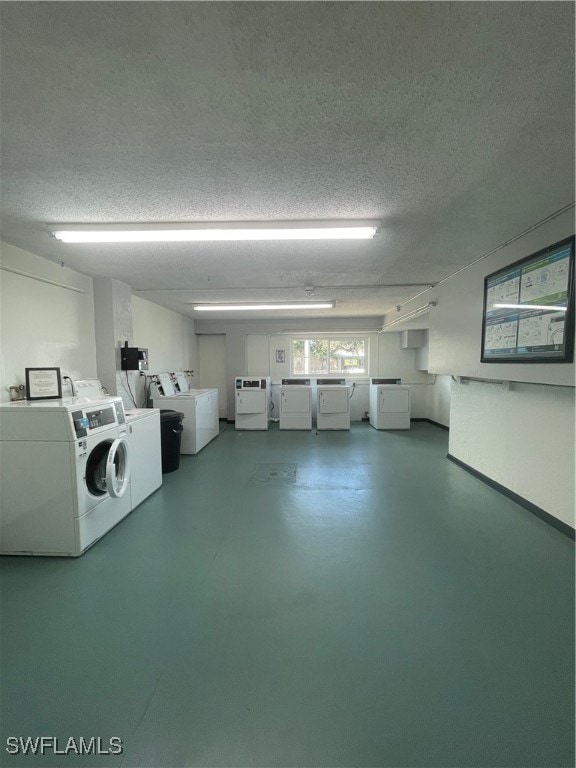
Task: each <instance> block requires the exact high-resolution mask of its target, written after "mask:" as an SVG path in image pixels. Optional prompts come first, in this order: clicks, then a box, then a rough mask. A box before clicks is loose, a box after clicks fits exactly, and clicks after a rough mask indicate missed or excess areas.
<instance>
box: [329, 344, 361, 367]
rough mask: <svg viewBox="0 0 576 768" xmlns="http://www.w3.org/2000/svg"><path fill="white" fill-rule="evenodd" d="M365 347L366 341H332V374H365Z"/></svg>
mask: <svg viewBox="0 0 576 768" xmlns="http://www.w3.org/2000/svg"><path fill="white" fill-rule="evenodd" d="M365 346H366V345H365V342H364V339H340V340H337V339H330V373H332V374H340V375H341V376H347V375H349V374H352V373H354V374H365V373H366V350H365Z"/></svg>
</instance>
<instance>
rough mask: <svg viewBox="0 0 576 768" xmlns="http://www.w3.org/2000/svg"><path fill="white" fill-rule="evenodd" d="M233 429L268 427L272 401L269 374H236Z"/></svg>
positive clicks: (262, 428) (260, 428) (261, 428)
mask: <svg viewBox="0 0 576 768" xmlns="http://www.w3.org/2000/svg"><path fill="white" fill-rule="evenodd" d="M234 389H235V395H236V397H235V403H234V405H235V425H234V426H235V429H254V430H264V429H268V427H269V425H270V406H271V402H272V395H271V380H270V376H236V378H235V379H234Z"/></svg>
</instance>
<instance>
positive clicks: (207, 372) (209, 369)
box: [198, 333, 228, 419]
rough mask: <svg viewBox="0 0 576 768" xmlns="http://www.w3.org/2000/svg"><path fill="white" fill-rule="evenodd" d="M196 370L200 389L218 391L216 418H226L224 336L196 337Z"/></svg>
mask: <svg viewBox="0 0 576 768" xmlns="http://www.w3.org/2000/svg"><path fill="white" fill-rule="evenodd" d="M198 368H199V371H200V376H199V384H198V387H199V388H200V389H217V390H218V416H219V418H221V419H225V418H226V416H227V409H226V403H227V401H228V392H227V386H228V384H227V376H226V334H224V333H217V334H216V333H215V334H200V335H199V336H198Z"/></svg>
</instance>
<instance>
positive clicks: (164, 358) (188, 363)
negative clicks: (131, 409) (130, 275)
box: [132, 295, 198, 405]
mask: <svg viewBox="0 0 576 768" xmlns="http://www.w3.org/2000/svg"><path fill="white" fill-rule="evenodd" d="M132 329H133V334H134V336H133V343H134V346H135V347H144V348H145V349H147V350H148V372H149V373H164V372H165V371H184V370H191V371H194V375H195V376H196V377H197V375H198V344H197V340H196V335H195V333H194V320H192V319H191V318H189V317H185V316H184V315H179V314H178V313H177V312H172V310H170V309H166V308H165V307H161V306H159V305H158V304H153V303H152V302H151V301H148V300H147V299H142V298H140V297H139V296H134V295H132ZM193 381H194V380H193ZM136 386H137V394H136V393H135V394H136V400H137V401H138V404H139V405H141V404H142V402H143V398H144V394H143V388H144V383H143V377H138V380H137V383H136Z"/></svg>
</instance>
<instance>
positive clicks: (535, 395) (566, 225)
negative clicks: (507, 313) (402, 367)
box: [402, 211, 575, 525]
mask: <svg viewBox="0 0 576 768" xmlns="http://www.w3.org/2000/svg"><path fill="white" fill-rule="evenodd" d="M511 234H512V233H511ZM572 234H574V212H573V211H568V212H567V213H565V214H563V215H561V216H558V217H557V218H556V219H554V220H552V221H549V222H547V223H546V224H544V225H542V226H540V227H538V229H535V230H534V231H532V232H529V233H528V234H526V235H525V236H523V237H521V238H520V239H518V240H516V241H515V242H513V243H511V244H510V245H508V246H506V247H505V248H503V249H501V250H499V251H497V252H496V253H495V254H493V255H492V256H490V257H488V258H486V259H482V260H481V261H479V262H477V263H476V264H475V265H473V266H472V267H470V268H469V269H466V270H464V271H463V272H460V273H459V274H458V275H455V276H454V277H453V278H449V279H448V280H446V281H445V282H443V283H442V284H440V285H438V286H436V287H435V288H433V289H431V290H430V291H427V292H426V293H425V294H424V295H421V296H419V297H418V298H416V299H414V300H413V301H412V302H409V303H407V304H406V305H404V306H403V309H402V311H403V312H406V313H407V312H409V311H410V310H412V309H416V308H417V307H418V306H421V305H423V304H424V303H426V302H428V301H436V302H437V306H436V307H433V308H432V310H431V312H430V315H429V321H428V322H429V370H430V372H431V373H436V374H443V375H450V374H453V375H455V376H471V377H478V378H481V379H497V380H501V379H505V380H511V381H517V382H531V383H532V384H531V385H528V384H526V385H524V386H522V385H513V387H512V390H511V391H510V392H505V391H504V390H502V388H501V387H498V385H494V384H486V383H485V384H478V383H474V382H471V383H469V384H464V385H458V386H456V385H455V384H454V385H453V386H452V405H451V412H450V453H451V454H452V455H453V456H455V457H456V458H458V459H460V460H461V461H463V462H465V463H466V464H468V465H470V466H471V467H472V468H474V469H476V470H478V471H479V472H481V473H482V474H484V475H486V476H488V477H489V478H491V479H493V480H495V481H496V482H499V483H501V484H502V485H504V486H505V487H506V488H509V489H510V490H513V491H514V492H515V493H517V494H519V495H520V496H522V497H523V498H525V499H527V500H529V501H531V502H532V503H534V504H536V505H537V506H539V507H541V508H542V509H544V510H545V511H547V512H549V513H550V514H552V515H555V516H556V517H558V518H559V519H561V520H563V521H565V522H570V524H571V525H574V521H573V512H574V454H573V450H574V420H575V408H574V389H573V387H574V363H571V364H565V363H555V364H544V363H539V364H511V363H492V364H488V363H480V344H481V330H482V300H483V286H484V277H485V275H488V274H490V273H491V272H494V271H496V270H497V269H499V268H501V267H504V266H506V265H507V264H511V263H512V262H514V261H517V260H518V259H521V258H522V257H524V256H529V255H530V254H531V253H534V252H535V251H538V250H540V249H542V248H545V247H546V246H548V245H551V244H552V243H555V242H557V241H559V240H562V239H564V238H566V237H569V236H570V235H572ZM496 245H497V243H494V246H496ZM536 385H540V386H536ZM559 385H560V386H559ZM445 390H447V380H445V381H444V382H442V380H441V378H440V376H438V379H437V381H436V385H435V390H433V394H431V395H430V398H431V399H430V400H429V407H428V418H431V419H434V420H435V421H440V422H441V423H443V421H442V418H438V417H435V416H434V415H432V414H433V413H434V412H435V410H436V412H437V413H442V409H443V407H444V406H443V405H442V403H443V400H444V401H445V396H444V394H443V392H444V391H445Z"/></svg>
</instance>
